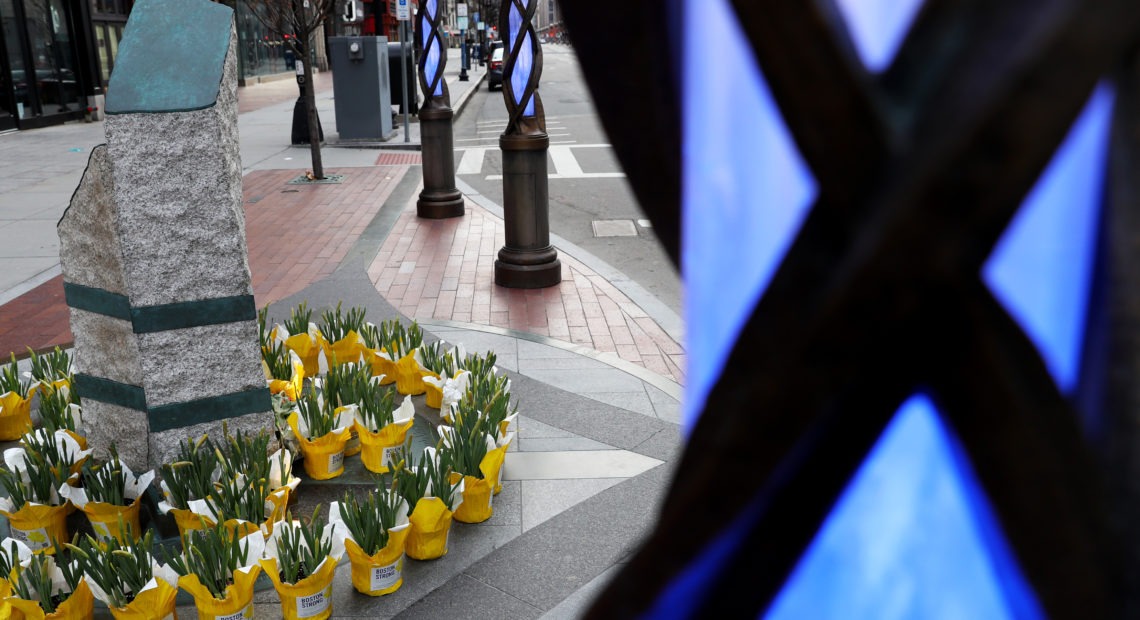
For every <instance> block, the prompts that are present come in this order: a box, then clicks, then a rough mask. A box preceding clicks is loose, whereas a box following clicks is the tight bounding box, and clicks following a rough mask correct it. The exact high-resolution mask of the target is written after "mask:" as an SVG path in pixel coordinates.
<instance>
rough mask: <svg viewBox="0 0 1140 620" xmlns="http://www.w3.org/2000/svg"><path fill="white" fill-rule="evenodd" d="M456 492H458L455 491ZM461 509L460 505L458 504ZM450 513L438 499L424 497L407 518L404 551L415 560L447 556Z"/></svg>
mask: <svg viewBox="0 0 1140 620" xmlns="http://www.w3.org/2000/svg"><path fill="white" fill-rule="evenodd" d="M457 492H458V491H457ZM460 508H462V504H460ZM451 515H452V513H451V511H450V510H448V508H447V506H446V505H445V504H444V503H443V500H441V499H439V498H438V497H424V498H421V499H420V501H418V502H416V507H415V509H414V510H412V514H411V515H410V516H409V517H408V521H409V522H411V524H412V526H411V527H410V528H408V530H409V531H408V538H407V541H406V543H405V545H406V546H405V550H406V551H407V554H408V557H409V558H412V559H415V560H434V559H436V558H441V557H443V556H445V555H447V540H448V537H450V535H451Z"/></svg>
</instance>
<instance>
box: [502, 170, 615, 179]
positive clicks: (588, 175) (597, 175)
mask: <svg viewBox="0 0 1140 620" xmlns="http://www.w3.org/2000/svg"><path fill="white" fill-rule="evenodd" d="M546 178H548V179H551V180H573V179H624V178H625V173H624V172H583V173H582V174H578V175H574V176H570V175H565V174H550V175H547V176H546ZM483 180H484V181H502V180H503V175H501V174H492V175H488V176H485V177H483Z"/></svg>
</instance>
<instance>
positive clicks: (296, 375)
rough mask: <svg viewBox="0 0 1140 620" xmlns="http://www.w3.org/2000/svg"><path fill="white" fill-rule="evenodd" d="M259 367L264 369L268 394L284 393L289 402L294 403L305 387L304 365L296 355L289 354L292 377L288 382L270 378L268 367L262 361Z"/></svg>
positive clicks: (293, 353)
mask: <svg viewBox="0 0 1140 620" xmlns="http://www.w3.org/2000/svg"><path fill="white" fill-rule="evenodd" d="M261 365H262V367H263V368H264V369H265V377H266V379H267V380H268V381H269V393H270V394H280V393H282V392H284V393H285V396H286V397H287V398H288V399H289V400H291V401H293V402H296V401H297V395H298V394H300V393H301V390H302V389H303V388H304V387H305V364H304V363H303V362H302V361H301V358H300V357H298V356H297V353H296V352H295V351H290V352H289V365H290V366H292V367H293V376H292V377H291V378H290V379H289V380H288V381H284V380H282V379H274V378H273V377H271V376H270V375H269V366H268V365H266V364H265V361H264V360H262V362H261Z"/></svg>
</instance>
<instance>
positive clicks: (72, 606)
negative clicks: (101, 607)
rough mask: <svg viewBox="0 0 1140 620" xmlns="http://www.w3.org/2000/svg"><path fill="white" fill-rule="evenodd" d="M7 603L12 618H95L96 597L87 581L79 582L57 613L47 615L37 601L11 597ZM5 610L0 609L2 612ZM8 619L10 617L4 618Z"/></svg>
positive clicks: (63, 619) (77, 619)
mask: <svg viewBox="0 0 1140 620" xmlns="http://www.w3.org/2000/svg"><path fill="white" fill-rule="evenodd" d="M6 602H7V603H8V604H9V605H11V607H12V615H11V617H12V618H27V620H44V619H45V618H46V619H48V620H84V619H86V618H92V617H94V616H95V597H94V596H92V595H91V588H90V587H88V586H87V580H85V579H81V580H79V585H77V586H75V591H74V592H72V593H71V596H69V597H67V600H65V601H64V602H62V603H60V604H59V607H56V609H55V613H53V614H50V615H49V614H45V613H44V610H43V608H41V607H40V604H39V602H37V601H25V600H24V599H20V598H15V597H9V598H8V599H7V600H6ZM2 611H3V608H2V607H0V612H2ZM2 617H4V618H7V617H9V616H2Z"/></svg>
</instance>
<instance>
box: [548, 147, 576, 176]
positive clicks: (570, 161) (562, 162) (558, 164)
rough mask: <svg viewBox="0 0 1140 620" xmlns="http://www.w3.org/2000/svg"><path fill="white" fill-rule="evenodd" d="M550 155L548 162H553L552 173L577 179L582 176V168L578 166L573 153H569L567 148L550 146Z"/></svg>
mask: <svg viewBox="0 0 1140 620" xmlns="http://www.w3.org/2000/svg"><path fill="white" fill-rule="evenodd" d="M548 152H549V153H550V160H551V161H552V162H554V171H555V173H556V174H560V175H563V176H567V177H578V176H581V175H582V174H584V172H583V171H582V166H580V165H578V160H577V159H575V158H574V153H572V152H571V151H570V147H568V146H552V147H550V149H549V150H548Z"/></svg>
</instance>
